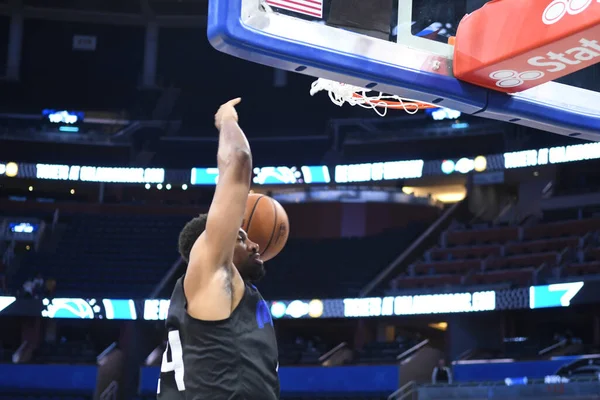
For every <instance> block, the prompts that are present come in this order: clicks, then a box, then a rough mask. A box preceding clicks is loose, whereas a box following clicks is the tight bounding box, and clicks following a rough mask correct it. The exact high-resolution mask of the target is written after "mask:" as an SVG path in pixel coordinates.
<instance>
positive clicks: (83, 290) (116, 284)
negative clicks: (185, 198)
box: [16, 215, 188, 298]
mask: <svg viewBox="0 0 600 400" xmlns="http://www.w3.org/2000/svg"><path fill="white" fill-rule="evenodd" d="M187 220H188V218H187V217H181V216H168V217H167V216H153V217H150V216H138V215H133V216H123V215H102V216H92V215H78V216H75V217H72V218H71V221H70V223H69V225H68V227H67V229H66V231H65V232H64V234H63V237H62V239H61V240H60V241H59V243H58V246H57V247H56V249H54V251H51V252H40V253H31V254H30V255H29V257H27V258H26V259H25V260H24V265H23V267H22V268H21V271H19V274H18V276H17V277H18V278H20V279H16V281H17V284H20V283H22V282H23V280H25V279H27V278H29V277H31V276H33V274H35V273H36V272H38V271H39V272H41V273H42V274H43V275H44V276H45V277H47V278H48V277H52V278H54V279H56V281H57V292H56V293H57V295H60V296H70V295H72V296H103V297H112V298H119V297H121V298H132V297H144V296H147V295H148V294H149V293H150V292H151V290H152V289H153V287H154V286H155V285H156V283H157V282H158V281H160V279H161V278H162V276H163V275H164V273H165V271H167V270H168V268H169V267H170V266H171V265H172V264H173V261H174V260H175V259H176V258H177V256H178V253H177V237H178V234H179V231H180V230H181V228H182V227H183V225H184V224H185V222H186V221H187Z"/></svg>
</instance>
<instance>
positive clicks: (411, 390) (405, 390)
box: [387, 381, 417, 400]
mask: <svg viewBox="0 0 600 400" xmlns="http://www.w3.org/2000/svg"><path fill="white" fill-rule="evenodd" d="M416 389H417V384H416V382H414V381H410V382H408V383H407V384H405V385H404V386H402V387H401V388H400V389H398V390H396V391H395V392H394V393H392V394H390V395H389V396H388V398H387V400H405V399H409V398H411V399H414V398H416V397H415V395H416ZM398 396H400V397H398ZM409 396H410V397H409Z"/></svg>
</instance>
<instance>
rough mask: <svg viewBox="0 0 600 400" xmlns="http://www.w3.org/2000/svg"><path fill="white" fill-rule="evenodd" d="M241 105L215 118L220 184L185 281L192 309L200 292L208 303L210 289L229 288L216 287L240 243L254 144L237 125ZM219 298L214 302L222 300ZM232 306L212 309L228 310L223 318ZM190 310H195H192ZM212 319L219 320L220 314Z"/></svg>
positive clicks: (223, 109) (228, 105)
mask: <svg viewBox="0 0 600 400" xmlns="http://www.w3.org/2000/svg"><path fill="white" fill-rule="evenodd" d="M239 102H240V99H239V98H238V99H234V100H231V101H229V102H227V103H225V104H223V105H222V106H221V107H220V108H219V111H218V112H217V114H216V116H215V126H216V127H217V129H219V149H218V153H217V162H218V167H219V181H218V183H217V187H216V190H215V195H214V197H213V201H212V203H211V206H210V209H209V211H208V216H207V219H206V229H205V230H204V232H203V233H202V235H200V237H199V238H198V240H197V241H196V243H195V244H194V246H193V248H192V250H191V253H190V259H189V262H188V269H187V272H186V276H185V279H184V288H185V292H186V297H187V298H188V299H187V300H188V302H189V303H190V305H192V306H193V303H194V298H197V297H198V296H197V294H198V293H199V292H204V295H202V293H200V297H202V299H201V301H202V302H203V303H205V302H206V301H207V299H206V298H205V297H207V296H205V295H206V291H207V290H208V291H209V292H213V290H214V291H215V293H214V295H215V296H216V297H221V296H220V293H217V292H218V291H224V292H225V291H226V289H227V288H225V287H218V288H215V287H214V286H215V285H220V284H221V283H223V281H224V280H226V279H227V276H226V275H227V274H228V273H230V271H228V269H230V267H231V266H232V258H233V252H234V248H235V245H236V241H237V240H239V234H240V232H239V231H240V227H241V225H242V219H243V217H244V211H245V209H246V200H247V198H248V191H249V190H250V180H251V173H252V154H251V153H250V145H249V144H248V140H247V139H246V136H245V135H244V132H243V131H242V130H241V128H240V127H239V125H238V122H237V120H238V117H237V113H236V111H235V106H236V105H237V104H238V103H239ZM223 277H224V278H223ZM217 281H218V282H217ZM215 296H212V297H211V299H212V300H214V301H218V300H217V299H216V298H215ZM229 300H231V293H229ZM230 305H231V303H229V307H210V308H211V309H215V308H225V309H226V310H225V311H224V313H225V314H227V315H221V317H225V318H226V317H228V313H229V312H230V311H231V310H230ZM213 306H216V304H213ZM192 308H195V307H192ZM189 311H193V310H190V309H189V308H188V312H189ZM193 314H194V313H193V312H192V315H193ZM217 314H219V313H218V312H217ZM208 317H209V318H212V317H214V318H218V317H219V315H214V316H208Z"/></svg>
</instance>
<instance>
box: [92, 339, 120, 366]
mask: <svg viewBox="0 0 600 400" xmlns="http://www.w3.org/2000/svg"><path fill="white" fill-rule="evenodd" d="M116 348H117V342H112V343H111V344H110V345H109V346H108V347H107V348H106V349H104V351H103V352H102V353H100V354H98V357H96V363H98V365H100V364H102V359H103V358H104V357H106V356H107V355H109V354H110V352H111V351H113V350H114V349H116Z"/></svg>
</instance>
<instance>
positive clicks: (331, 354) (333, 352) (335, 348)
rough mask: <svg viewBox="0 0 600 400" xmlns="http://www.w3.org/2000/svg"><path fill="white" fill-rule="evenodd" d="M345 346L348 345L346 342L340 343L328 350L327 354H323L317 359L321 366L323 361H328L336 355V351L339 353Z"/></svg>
mask: <svg viewBox="0 0 600 400" xmlns="http://www.w3.org/2000/svg"><path fill="white" fill-rule="evenodd" d="M347 345H348V344H347V343H346V342H342V343H340V344H338V345H337V346H335V347H334V348H333V349H331V350H329V351H328V352H327V353H325V354H323V355H322V356H321V357H319V362H320V363H321V364H323V363H324V362H325V361H327V360H328V359H330V358H331V356H333V355H334V354H335V353H337V352H338V351H340V350H341V349H343V348H344V347H346V346H347Z"/></svg>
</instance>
